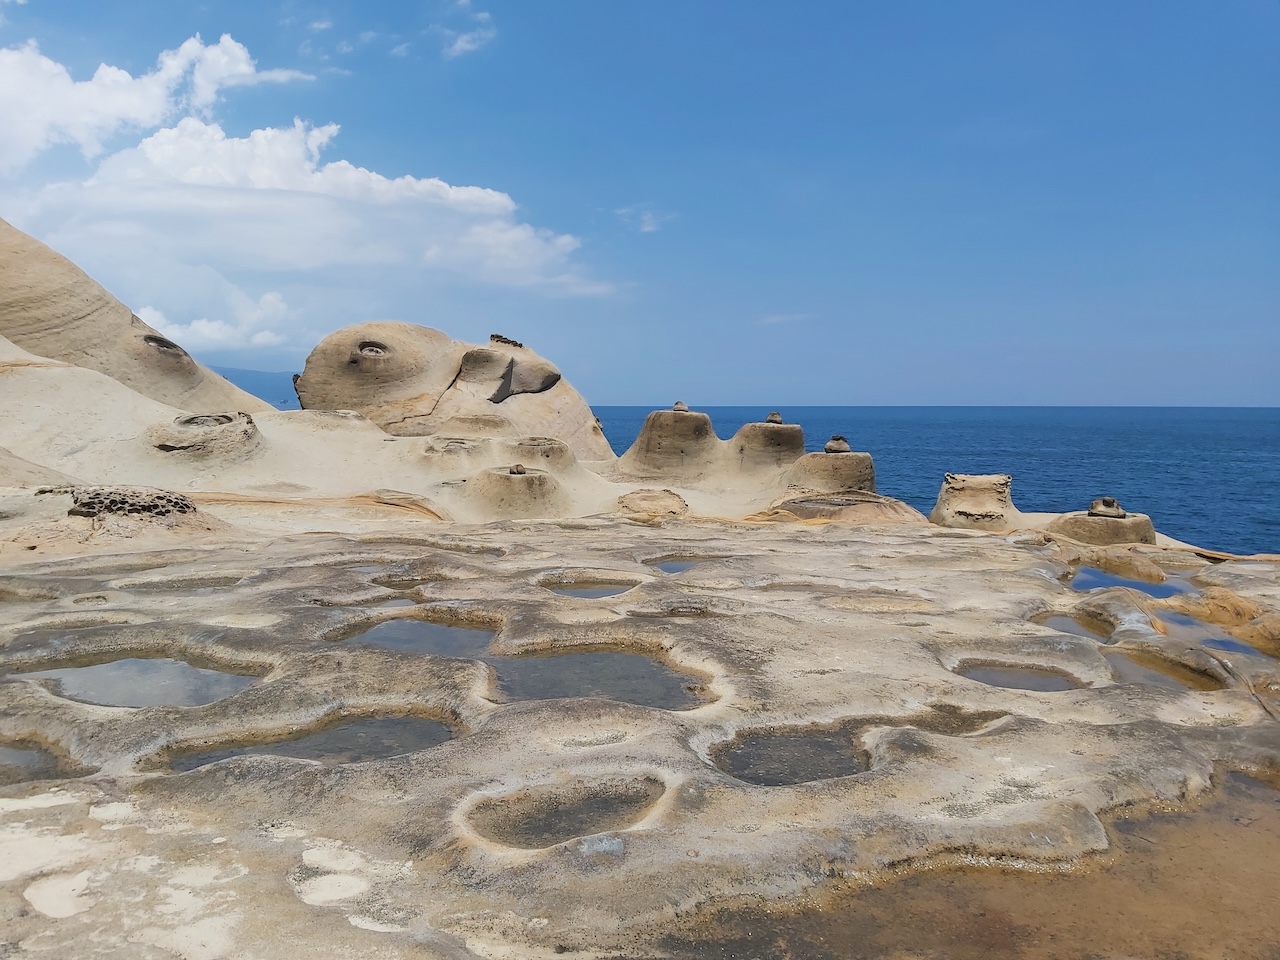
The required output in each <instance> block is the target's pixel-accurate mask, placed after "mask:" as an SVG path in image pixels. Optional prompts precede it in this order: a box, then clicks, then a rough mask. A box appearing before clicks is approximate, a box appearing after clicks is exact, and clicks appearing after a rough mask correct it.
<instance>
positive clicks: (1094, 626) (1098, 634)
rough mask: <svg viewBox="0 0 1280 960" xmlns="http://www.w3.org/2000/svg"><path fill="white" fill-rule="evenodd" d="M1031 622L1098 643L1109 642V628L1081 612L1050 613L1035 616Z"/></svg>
mask: <svg viewBox="0 0 1280 960" xmlns="http://www.w3.org/2000/svg"><path fill="white" fill-rule="evenodd" d="M1033 622H1035V623H1038V624H1040V625H1041V626H1042V627H1048V628H1049V629H1050V630H1057V631H1058V633H1066V634H1070V635H1071V636H1073V637H1084V638H1086V639H1088V640H1096V641H1098V642H1099V643H1110V642H1111V632H1112V631H1111V628H1110V627H1109V626H1108V625H1107V624H1105V623H1103V622H1102V621H1101V620H1097V619H1095V618H1093V617H1085V616H1083V615H1082V614H1075V615H1074V616H1072V615H1069V614H1065V613H1052V614H1049V615H1048V616H1044V617H1037V618H1036V619H1035V620H1034V621H1033Z"/></svg>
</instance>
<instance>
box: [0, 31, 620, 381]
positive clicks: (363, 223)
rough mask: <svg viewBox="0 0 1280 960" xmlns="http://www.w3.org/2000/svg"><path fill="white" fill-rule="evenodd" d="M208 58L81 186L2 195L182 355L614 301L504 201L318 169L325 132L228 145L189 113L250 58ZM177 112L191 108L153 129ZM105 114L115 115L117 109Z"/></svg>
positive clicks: (480, 192) (238, 355)
mask: <svg viewBox="0 0 1280 960" xmlns="http://www.w3.org/2000/svg"><path fill="white" fill-rule="evenodd" d="M235 46H237V47H238V46H239V45H238V44H236V45H235ZM184 47H186V45H185V44H184ZM208 49H210V48H209V47H204V46H201V50H208ZM240 49H243V48H240ZM168 62H169V61H166V60H165V58H163V57H162V58H161V66H160V67H159V68H158V70H157V73H159V72H161V71H163V70H164V69H165V68H166V64H167V63H168ZM188 62H189V58H188ZM202 62H207V64H208V65H207V67H206V73H205V74H204V75H203V79H202V80H201V81H200V84H198V83H197V77H196V72H195V66H194V64H189V65H188V66H187V67H184V68H183V69H185V71H186V73H185V74H184V76H185V79H184V80H183V82H182V85H181V86H180V87H166V86H164V84H161V85H160V86H161V88H162V90H171V91H176V92H172V93H169V94H167V95H166V96H159V97H155V98H154V101H155V102H154V103H153V101H152V100H150V99H148V100H145V105H146V107H147V110H141V109H139V110H137V111H135V112H134V113H133V114H129V116H135V117H136V118H137V119H135V120H133V121H131V122H132V123H134V124H138V125H140V124H145V123H150V124H151V125H152V127H153V132H151V133H150V135H148V136H144V137H142V138H141V139H139V140H137V141H136V142H135V144H134V145H133V146H129V147H127V148H125V149H117V150H115V151H114V152H111V153H110V154H108V155H107V156H105V157H101V158H100V159H99V160H98V161H97V162H96V164H95V165H94V168H93V170H92V173H91V174H90V175H88V176H87V177H82V178H79V179H72V180H64V181H62V182H54V183H41V182H38V181H37V180H36V177H37V176H38V172H39V167H38V165H33V166H32V168H31V170H30V171H29V173H28V175H27V176H26V178H25V180H24V181H22V183H23V185H22V186H17V185H11V186H10V187H9V188H8V189H0V210H3V211H4V216H5V217H6V219H9V220H10V221H11V222H13V223H14V224H15V225H16V226H18V227H20V228H21V229H24V230H27V231H28V232H30V233H32V234H34V235H35V236H37V237H39V238H40V239H41V240H44V241H45V242H46V243H48V244H50V245H51V246H53V247H54V248H55V249H57V250H59V251H60V252H62V253H64V254H66V255H67V256H69V257H71V259H72V260H73V261H75V262H77V263H79V264H80V265H81V266H82V267H83V268H84V269H85V270H87V271H88V272H89V273H90V275H92V276H94V277H95V279H97V280H99V281H100V282H101V283H103V284H104V285H105V286H106V287H107V288H108V289H109V290H111V291H112V293H114V294H115V295H116V296H118V297H120V299H122V300H124V301H125V302H126V303H128V304H130V305H131V306H134V307H135V308H138V307H139V305H140V309H138V310H137V312H138V313H139V315H140V316H142V317H143V318H144V319H146V320H147V321H148V322H149V323H151V324H152V325H153V326H156V327H157V328H159V329H161V330H163V331H164V332H165V333H166V335H168V336H170V337H172V338H173V339H174V340H175V341H177V342H178V343H181V344H183V345H184V346H186V347H187V348H188V349H191V350H193V351H197V352H199V351H212V352H214V353H216V354H218V355H219V356H220V357H221V358H222V359H223V361H230V362H238V363H240V364H241V365H246V364H247V365H249V366H256V365H258V364H259V363H261V362H266V361H265V360H264V359H263V358H264V357H266V356H267V355H268V354H270V355H272V356H275V357H277V358H279V359H277V360H275V361H271V362H283V360H285V359H291V358H297V357H298V356H299V354H300V353H305V351H306V350H308V349H310V347H311V346H312V345H314V343H315V342H316V341H317V340H319V339H320V337H322V336H324V335H325V334H326V333H328V332H330V331H332V330H334V329H337V328H338V327H340V326H344V325H347V324H350V323H354V322H357V321H360V320H367V319H372V318H377V317H384V318H387V317H398V318H401V319H408V320H425V321H426V322H430V317H429V316H424V314H423V310H424V304H436V305H438V304H441V303H443V302H458V303H467V302H470V300H469V298H474V297H475V296H477V295H479V296H481V297H482V298H486V299H487V300H489V301H491V300H492V298H493V297H495V296H501V297H504V298H506V301H505V302H510V303H512V304H513V305H515V304H518V303H520V302H524V301H523V300H522V299H520V298H525V297H527V296H529V295H530V294H532V293H537V294H540V295H543V296H547V295H550V296H599V295H606V294H609V293H611V292H612V287H611V286H610V285H609V284H607V283H603V282H600V281H598V280H595V279H593V278H591V277H590V276H589V275H588V274H587V273H586V271H585V270H584V269H583V267H582V266H581V265H580V264H579V263H578V262H577V255H578V251H579V249H580V247H581V241H580V240H579V239H578V238H577V237H575V236H572V235H570V234H566V233H558V232H556V231H553V230H549V229H546V228H545V227H540V226H535V225H533V224H529V223H525V222H523V221H522V220H521V218H520V217H519V211H518V208H517V205H516V203H515V201H514V200H513V199H512V198H511V197H510V196H509V195H508V194H506V193H503V192H502V191H500V190H493V189H488V188H485V187H479V186H465V185H463V186H457V185H453V184H450V183H446V182H445V181H443V180H440V179H438V178H434V177H415V176H409V175H405V176H398V177H388V176H384V175H382V174H380V173H378V172H376V171H374V170H371V169H368V168H365V167H360V166H356V165H355V164H352V163H350V162H348V161H346V160H343V159H341V158H340V157H337V158H335V159H332V160H328V159H326V158H325V155H326V154H331V153H333V152H335V151H336V148H337V146H338V141H339V127H338V126H337V125H336V124H326V125H323V126H314V125H311V124H309V123H307V122H305V121H303V120H294V122H293V123H292V124H291V125H286V126H279V127H276V126H266V127H262V128H260V129H257V130H253V131H252V132H250V133H248V134H247V135H245V136H234V135H230V134H228V133H227V131H226V130H224V129H223V127H222V125H221V124H219V123H218V122H216V121H215V120H213V119H212V118H210V117H208V116H207V115H205V114H204V113H202V112H201V110H200V106H199V104H204V103H208V102H210V97H212V98H213V101H214V102H215V103H216V97H217V91H218V90H222V89H225V87H226V86H228V85H233V84H234V83H235V82H237V81H236V78H239V77H243V76H245V75H246V74H244V73H243V71H239V70H238V69H237V68H236V67H235V64H236V63H244V62H248V63H249V64H252V61H251V60H248V58H247V52H245V55H244V57H243V58H239V57H231V58H230V59H226V58H222V59H220V58H217V57H214V58H206V61H202ZM48 63H49V64H50V65H51V66H50V70H51V71H52V72H53V73H55V74H56V73H57V72H58V71H62V72H63V73H65V71H64V70H63V68H62V67H61V66H60V65H58V64H56V63H52V61H48ZM101 69H102V70H107V71H110V70H113V69H114V68H111V67H103V68H101ZM120 73H121V74H122V75H123V76H122V82H125V81H127V82H128V83H134V84H136V83H137V82H138V81H137V80H134V79H133V78H129V77H128V75H127V74H124V73H123V71H120ZM228 78H229V79H228ZM201 84H202V85H201ZM3 89H4V88H3V87H2V86H0V90H3ZM148 89H149V88H148ZM210 91H213V92H212V93H210ZM149 96H150V94H149ZM173 104H181V105H184V106H185V110H186V113H187V115H186V116H183V117H181V118H180V119H176V120H174V119H171V118H167V117H163V118H160V119H157V117H158V116H162V115H164V114H165V113H166V111H167V110H171V109H174V107H173ZM108 112H109V115H110V116H111V117H114V118H116V119H115V120H114V121H113V122H116V123H119V122H120V121H119V117H120V116H122V115H123V114H122V111H121V110H120V109H118V107H117V106H116V104H115V101H112V109H111V110H109V111H108ZM86 117H87V121H86V122H89V121H92V122H90V123H89V127H90V128H91V129H98V128H99V127H102V126H103V123H104V122H103V121H101V118H99V117H96V116H95V115H94V114H93V113H92V111H88V110H86ZM95 123H96V124H97V126H94V124H95ZM154 128H158V129H154ZM31 149H34V148H31V147H28V151H30V150H31ZM433 309H435V308H433ZM464 309H465V308H464ZM516 309H518V307H516ZM144 311H145V313H144ZM464 315H465V314H464Z"/></svg>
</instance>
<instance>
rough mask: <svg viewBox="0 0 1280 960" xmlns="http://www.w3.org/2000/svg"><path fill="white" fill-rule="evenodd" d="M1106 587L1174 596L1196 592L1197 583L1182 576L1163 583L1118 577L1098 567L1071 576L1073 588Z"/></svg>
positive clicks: (1155, 595) (1091, 588)
mask: <svg viewBox="0 0 1280 960" xmlns="http://www.w3.org/2000/svg"><path fill="white" fill-rule="evenodd" d="M1106 587H1129V588H1130V589H1132V590H1138V591H1141V592H1142V593H1145V594H1147V596H1150V597H1172V596H1175V595H1176V594H1179V593H1194V592H1195V591H1196V586H1195V584H1193V583H1191V582H1190V581H1188V580H1183V579H1181V578H1180V577H1170V578H1169V579H1168V580H1166V581H1164V582H1163V583H1147V582H1146V581H1145V580H1133V579H1130V578H1128V577H1118V576H1116V575H1115V574H1114V573H1107V572H1106V571H1105V570H1099V569H1098V568H1097V567H1081V568H1080V569H1079V570H1077V571H1076V572H1075V576H1073V577H1072V578H1071V589H1072V590H1100V589H1103V588H1106Z"/></svg>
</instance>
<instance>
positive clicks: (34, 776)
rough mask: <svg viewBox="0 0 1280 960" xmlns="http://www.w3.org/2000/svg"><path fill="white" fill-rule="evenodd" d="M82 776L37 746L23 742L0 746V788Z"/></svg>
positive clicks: (66, 763) (49, 751) (59, 758)
mask: <svg viewBox="0 0 1280 960" xmlns="http://www.w3.org/2000/svg"><path fill="white" fill-rule="evenodd" d="M84 773H85V771H84V770H81V769H78V768H76V767H75V766H74V765H73V764H71V763H69V762H68V761H66V760H64V759H62V758H61V757H59V756H58V755H57V754H55V753H54V752H53V751H52V750H48V749H46V748H45V747H42V746H40V745H39V744H36V743H30V742H28V741H25V740H16V741H14V740H11V741H7V742H5V743H0V786H8V785H9V784H13V783H27V782H28V781H31V780H61V779H62V778H64V777H78V776H81V775H83V774H84Z"/></svg>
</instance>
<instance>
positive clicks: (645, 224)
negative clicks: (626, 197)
mask: <svg viewBox="0 0 1280 960" xmlns="http://www.w3.org/2000/svg"><path fill="white" fill-rule="evenodd" d="M613 212H614V213H616V214H617V215H618V217H619V218H620V219H621V220H622V222H623V223H625V224H627V225H628V226H631V227H635V229H637V230H639V231H640V232H641V233H657V232H658V231H659V230H661V229H662V225H663V224H665V223H670V222H671V221H672V220H674V219H675V218H676V215H675V214H674V213H663V212H662V211H661V210H654V209H653V208H652V207H649V206H646V205H644V204H637V205H635V206H631V207H619V208H618V209H617V210H615V211H613Z"/></svg>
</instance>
